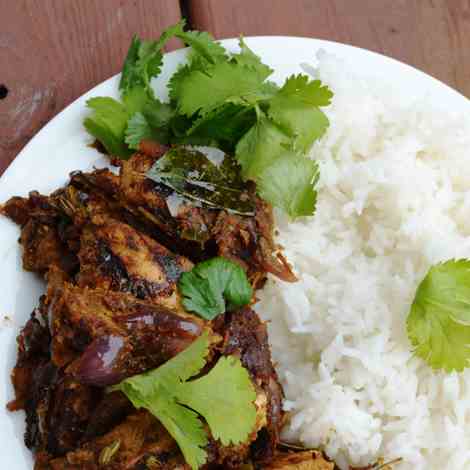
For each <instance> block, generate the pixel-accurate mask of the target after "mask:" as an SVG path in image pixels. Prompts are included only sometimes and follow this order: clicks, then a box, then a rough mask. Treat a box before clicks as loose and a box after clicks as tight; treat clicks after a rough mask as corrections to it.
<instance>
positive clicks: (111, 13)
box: [0, 0, 180, 175]
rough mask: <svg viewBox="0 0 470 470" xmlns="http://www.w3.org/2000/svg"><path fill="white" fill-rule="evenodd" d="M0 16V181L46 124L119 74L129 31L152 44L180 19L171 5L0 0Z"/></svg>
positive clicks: (147, 0)
mask: <svg viewBox="0 0 470 470" xmlns="http://www.w3.org/2000/svg"><path fill="white" fill-rule="evenodd" d="M0 11H1V14H0V175H1V173H2V172H3V171H4V169H5V168H6V167H7V166H8V164H9V163H10V161H12V160H13V158H14V157H15V156H16V155H17V153H18V152H19V150H20V149H21V148H22V147H23V146H24V144H25V143H26V142H27V141H28V140H29V139H30V138H31V137H32V136H33V135H34V134H35V133H36V132H37V131H38V130H39V129H40V128H41V127H42V126H43V125H44V124H45V123H46V122H47V121H49V120H50V119H51V118H52V117H53V116H54V115H55V114H57V113H58V112H59V111H60V110H62V109H63V108H64V107H65V106H66V105H67V104H69V103H70V102H71V101H73V100H74V99H75V98H77V97H78V96H80V95H81V94H83V93H84V92H85V91H87V90H89V89H90V88H92V87H93V86H94V85H96V84H98V83H100V82H102V81H103V80H105V79H107V78H109V77H111V76H112V75H114V74H115V73H117V72H118V71H119V70H120V68H121V66H122V61H123V59H124V57H125V54H126V51H127V48H128V46H129V42H130V40H131V37H132V35H133V34H134V33H137V34H139V35H141V36H143V37H148V38H150V37H152V38H154V37H156V36H158V35H159V34H160V33H161V31H162V30H163V29H164V28H166V27H167V26H169V25H170V24H173V23H176V22H177V21H179V19H180V9H179V2H178V1H176V0H40V1H38V0H14V1H11V0H0ZM178 45H179V43H178V42H176V41H173V42H172V43H170V45H169V47H170V48H175V47H177V46H178ZM2 97H3V99H2Z"/></svg>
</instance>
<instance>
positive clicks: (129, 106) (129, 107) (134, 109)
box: [122, 86, 155, 116]
mask: <svg viewBox="0 0 470 470" xmlns="http://www.w3.org/2000/svg"><path fill="white" fill-rule="evenodd" d="M154 101H155V100H154V99H152V97H151V96H150V95H149V94H148V92H147V90H146V89H145V88H144V87H142V86H136V87H134V88H132V89H130V90H129V92H128V93H127V94H125V95H124V96H123V97H122V102H123V104H124V106H125V108H126V112H127V114H128V116H132V115H133V114H135V113H138V112H140V111H142V110H143V109H144V108H145V106H147V104H148V103H149V102H151V103H153V102H154Z"/></svg>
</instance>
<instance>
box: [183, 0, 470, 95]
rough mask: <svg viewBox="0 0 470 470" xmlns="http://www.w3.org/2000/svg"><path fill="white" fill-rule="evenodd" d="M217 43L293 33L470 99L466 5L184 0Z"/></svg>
mask: <svg viewBox="0 0 470 470" xmlns="http://www.w3.org/2000/svg"><path fill="white" fill-rule="evenodd" d="M188 10H189V12H190V15H191V20H192V26H193V27H195V28H197V29H205V30H209V31H211V32H212V33H213V34H214V35H215V36H216V37H217V38H225V37H233V36H238V35H239V34H240V33H243V34H244V35H246V36H250V35H267V34H274V35H295V36H306V37H316V38H320V39H329V40H333V41H339V42H343V43H348V44H352V45H355V46H359V47H363V48H366V49H370V50H373V51H377V52H380V53H382V54H386V55H388V56H391V57H394V58H396V59H399V60H401V61H403V62H406V63H408V64H410V65H413V66H415V67H417V68H419V69H421V70H423V71H425V72H427V73H429V74H430V75H433V76H435V77H436V78H438V79H440V80H442V81H443V82H445V83H447V84H449V85H450V86H452V87H454V88H456V89H458V90H459V91H461V92H462V93H464V94H465V95H466V96H470V60H469V58H468V47H469V45H470V2H469V1H468V0H222V1H220V0H189V6H188Z"/></svg>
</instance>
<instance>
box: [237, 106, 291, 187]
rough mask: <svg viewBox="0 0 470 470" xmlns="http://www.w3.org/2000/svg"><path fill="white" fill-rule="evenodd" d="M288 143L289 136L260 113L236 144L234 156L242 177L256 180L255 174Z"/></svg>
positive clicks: (269, 163) (284, 148) (272, 159)
mask: <svg viewBox="0 0 470 470" xmlns="http://www.w3.org/2000/svg"><path fill="white" fill-rule="evenodd" d="M290 145H291V139H290V138H289V136H287V135H286V134H285V133H284V132H283V131H282V130H281V129H280V128H279V126H277V125H276V124H275V123H273V122H272V121H271V120H269V119H268V118H267V117H266V116H264V115H262V116H261V117H260V119H259V120H258V122H256V124H255V125H254V126H253V127H252V128H251V129H250V130H249V131H248V132H247V133H246V134H245V135H244V136H243V137H242V138H241V139H240V141H239V142H238V144H237V146H236V152H235V156H236V158H237V161H238V163H240V165H241V167H242V174H243V176H244V178H247V179H252V180H254V181H256V180H257V176H258V175H259V174H260V173H261V172H262V171H263V170H264V169H265V168H267V167H268V166H270V165H271V164H272V162H273V161H274V159H275V158H277V156H278V155H280V154H282V153H284V152H286V149H288V148H289V147H290Z"/></svg>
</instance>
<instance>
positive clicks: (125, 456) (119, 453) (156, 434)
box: [35, 411, 190, 470]
mask: <svg viewBox="0 0 470 470" xmlns="http://www.w3.org/2000/svg"><path fill="white" fill-rule="evenodd" d="M42 459H43V462H44V463H41V464H40V466H38V465H37V466H36V469H35V470H65V469H67V470H99V469H101V468H106V469H108V470H127V469H128V470H145V469H148V470H152V469H168V470H169V469H173V470H176V469H180V470H189V468H190V467H189V466H188V465H186V464H185V462H184V459H183V457H182V456H181V454H180V452H179V449H178V447H177V446H176V443H175V441H174V440H173V439H172V438H171V437H170V436H169V435H168V433H167V432H166V430H165V429H164V428H163V427H162V426H161V425H160V423H159V422H158V421H157V420H156V419H155V418H154V417H153V416H152V415H150V414H149V413H147V412H145V411H141V412H137V413H135V414H133V415H130V416H129V417H128V418H127V419H126V420H125V421H124V422H123V423H122V424H120V425H118V426H116V427H115V428H114V429H113V430H112V431H110V432H108V433H107V434H105V435H103V436H101V437H98V438H97V439H95V440H93V441H90V442H87V443H86V444H84V445H83V446H82V447H80V448H78V449H76V450H74V451H71V452H68V453H67V454H66V455H65V456H64V457H63V458H51V457H50V456H47V455H44V456H43V457H42Z"/></svg>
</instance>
